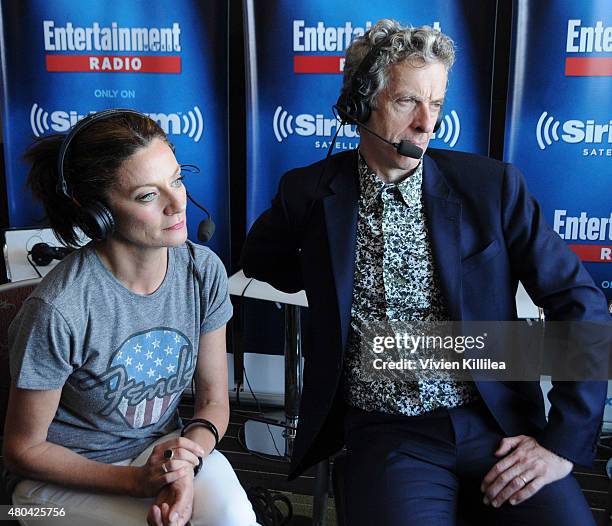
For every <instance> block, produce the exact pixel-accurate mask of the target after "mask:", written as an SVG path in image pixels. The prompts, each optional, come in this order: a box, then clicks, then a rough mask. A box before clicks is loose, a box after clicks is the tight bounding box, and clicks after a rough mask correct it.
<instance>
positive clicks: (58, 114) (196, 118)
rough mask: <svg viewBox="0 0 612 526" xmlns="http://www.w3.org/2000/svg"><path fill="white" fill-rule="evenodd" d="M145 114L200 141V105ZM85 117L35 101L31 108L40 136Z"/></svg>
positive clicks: (60, 130)
mask: <svg viewBox="0 0 612 526" xmlns="http://www.w3.org/2000/svg"><path fill="white" fill-rule="evenodd" d="M92 113H93V112H92ZM145 115H147V116H149V117H150V118H151V119H153V120H154V121H155V122H157V124H159V125H160V127H161V128H162V130H164V132H166V133H167V134H169V135H187V137H189V138H190V139H193V141H194V142H198V141H199V140H200V139H201V138H202V133H203V131H204V119H203V117H202V112H201V111H200V108H198V106H194V107H193V110H188V111H186V112H182V111H179V112H177V113H145ZM83 117H85V115H82V114H79V113H77V112H76V111H74V110H69V111H62V110H56V111H52V112H48V111H46V110H44V109H43V108H42V107H40V106H39V105H38V104H37V103H36V102H35V103H34V104H33V105H32V109H31V110H30V126H31V128H32V132H33V133H34V135H35V136H36V137H40V136H41V135H44V134H45V133H47V132H57V133H65V132H67V131H68V130H69V129H70V128H72V127H73V126H74V125H75V124H76V123H77V122H78V121H80V120H81V119H82V118H83Z"/></svg>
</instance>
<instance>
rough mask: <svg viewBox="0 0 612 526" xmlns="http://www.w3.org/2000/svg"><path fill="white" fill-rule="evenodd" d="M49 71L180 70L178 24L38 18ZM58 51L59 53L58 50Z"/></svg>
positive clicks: (127, 71) (166, 71)
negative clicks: (88, 22)
mask: <svg viewBox="0 0 612 526" xmlns="http://www.w3.org/2000/svg"><path fill="white" fill-rule="evenodd" d="M42 36H43V41H44V50H45V53H46V57H45V63H46V68H47V71H49V72H89V73H94V72H95V73H180V72H181V57H180V55H179V54H178V53H180V51H181V40H180V39H181V26H180V24H179V23H178V22H174V23H173V24H172V25H171V26H169V27H152V26H147V27H132V26H120V25H119V24H118V23H117V22H112V23H111V24H110V26H101V25H100V24H99V23H98V22H93V23H92V24H91V25H89V26H77V25H74V24H73V23H72V22H66V23H65V24H63V25H62V24H57V23H56V22H55V20H43V21H42ZM58 52H60V53H58Z"/></svg>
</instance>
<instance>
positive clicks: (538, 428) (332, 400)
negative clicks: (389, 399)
mask: <svg viewBox="0 0 612 526" xmlns="http://www.w3.org/2000/svg"><path fill="white" fill-rule="evenodd" d="M423 170H424V171H423V188H422V189H423V202H424V207H425V216H426V222H427V227H428V230H429V234H430V241H431V245H432V252H433V257H434V261H435V268H436V271H437V273H438V281H439V284H440V289H441V291H442V294H443V296H444V298H445V302H446V305H447V309H448V311H449V313H450V315H451V319H453V320H473V321H489V320H502V321H503V320H516V317H517V314H516V303H515V295H516V289H517V284H518V281H519V280H520V281H522V283H523V284H524V286H525V288H526V290H527V292H528V293H529V295H530V296H531V298H532V300H533V301H534V302H535V303H536V304H537V305H538V306H541V307H543V308H544V309H545V310H546V313H547V319H551V320H609V319H610V318H609V314H608V311H607V305H606V301H605V297H604V295H603V294H602V293H601V291H600V290H599V289H598V288H597V287H596V286H595V285H594V283H593V281H592V279H591V277H590V276H589V275H588V273H587V272H586V271H585V270H584V268H583V267H582V265H581V263H580V261H579V260H578V258H577V257H576V255H575V254H574V253H573V252H572V251H571V250H570V249H569V248H568V247H567V246H566V244H565V242H563V241H562V240H561V239H560V238H559V236H558V235H557V234H556V233H555V232H554V231H553V230H552V229H551V228H550V227H549V226H548V225H547V224H546V223H545V221H544V219H543V217H542V212H541V210H540V207H539V205H538V204H537V202H536V201H535V200H534V198H533V197H532V196H531V195H530V194H529V192H528V190H527V187H526V184H525V181H524V178H523V176H522V175H521V173H520V172H519V171H518V170H517V169H516V168H515V167H514V166H512V165H511V164H507V163H502V162H499V161H495V160H492V159H488V158H485V157H481V156H478V155H473V154H467V153H462V152H453V151H447V150H435V149H429V150H428V151H427V155H425V156H424V159H423ZM322 173H323V176H322V178H320V175H321V174H322ZM358 196H359V188H358V171H357V152H356V151H350V152H343V153H340V154H337V155H333V156H332V157H330V159H329V162H328V165H327V167H326V168H325V161H320V162H318V163H316V164H313V165H311V166H308V167H304V168H298V169H295V170H292V171H290V172H288V173H287V174H285V175H284V176H283V177H282V179H281V181H280V185H279V190H278V194H277V195H276V197H275V198H274V199H273V201H272V206H271V207H270V208H269V209H268V210H267V211H265V212H264V213H263V214H262V215H261V216H260V217H259V219H258V220H257V221H256V222H255V224H254V225H253V227H252V228H251V231H250V232H249V235H248V237H247V240H246V243H245V246H244V249H243V255H242V264H243V268H244V272H245V274H246V275H247V276H250V277H255V278H257V279H259V280H262V281H266V282H268V283H270V284H272V285H273V286H274V287H276V288H278V289H280V290H283V291H286V292H296V291H298V290H301V289H305V291H306V295H307V297H308V303H309V310H310V315H311V321H312V323H311V326H312V329H311V330H309V331H307V333H306V334H304V335H303V336H304V356H305V368H304V388H303V393H302V399H301V405H300V418H299V426H298V433H297V438H296V444H295V448H294V455H293V459H292V470H291V477H295V476H297V475H299V474H300V473H301V472H302V471H303V470H304V469H306V468H308V467H309V466H311V465H313V464H315V463H316V462H318V461H319V460H321V459H323V458H326V457H328V456H329V455H330V454H332V453H333V452H335V451H337V450H338V449H339V448H340V447H341V446H342V441H343V433H342V431H343V410H344V407H343V403H342V395H341V394H338V393H339V391H340V390H339V386H340V382H341V378H342V360H343V353H344V348H345V346H346V342H347V336H348V331H349V323H350V314H351V302H352V296H353V275H354V265H355V240H356V232H357V212H358ZM476 385H477V387H478V390H479V392H480V394H481V396H482V398H483V400H484V402H485V403H486V405H487V407H488V408H489V410H490V411H491V413H492V415H493V416H494V418H495V419H496V420H497V422H498V423H499V425H500V426H501V428H502V429H503V431H504V432H505V433H506V434H507V436H513V435H519V434H529V435H532V436H535V437H536V438H537V439H538V441H539V442H540V443H541V444H542V445H543V446H544V447H546V448H548V449H550V450H552V451H554V452H556V453H557V454H559V455H561V456H563V457H565V458H567V459H569V460H571V461H573V462H575V463H578V464H583V465H590V464H591V463H592V460H593V457H594V454H595V447H596V440H597V437H598V432H599V426H600V422H601V418H602V414H603V408H604V402H605V396H606V384H605V382H558V383H554V384H553V389H552V391H551V393H550V395H549V398H550V401H551V404H552V409H551V411H550V414H549V420H548V422H547V421H546V419H545V414H544V402H543V398H542V393H541V390H540V387H539V383H538V382H491V381H487V382H478V381H476Z"/></svg>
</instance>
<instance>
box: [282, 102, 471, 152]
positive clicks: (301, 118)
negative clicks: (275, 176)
mask: <svg viewBox="0 0 612 526" xmlns="http://www.w3.org/2000/svg"><path fill="white" fill-rule="evenodd" d="M340 124H341V123H340V121H339V120H338V119H336V118H335V117H325V116H324V115H323V114H322V113H317V114H311V113H299V114H291V113H289V112H288V111H287V110H286V109H284V108H283V107H282V106H277V107H276V110H275V111H274V116H273V117H272V129H273V131H274V136H275V137H276V141H277V142H279V143H282V142H283V141H285V140H286V139H288V138H289V136H291V135H294V134H295V135H299V136H301V137H312V136H317V137H325V138H331V137H333V136H334V135H335V133H336V130H337V129H338V126H340ZM460 134H461V121H460V120H459V115H458V114H457V112H456V111H455V110H450V111H449V112H448V113H446V115H444V118H443V119H442V122H441V124H440V128H439V129H438V132H437V133H435V134H434V135H433V136H432V139H440V140H441V141H442V142H444V143H445V144H446V145H448V146H449V147H451V148H453V147H454V146H455V145H456V144H457V141H458V140H459V135H460ZM338 137H347V138H350V139H354V138H357V137H359V133H358V132H357V129H356V127H355V126H351V125H349V124H344V125H342V126H341V128H340V130H339V131H338Z"/></svg>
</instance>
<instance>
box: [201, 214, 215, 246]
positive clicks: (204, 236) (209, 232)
mask: <svg viewBox="0 0 612 526" xmlns="http://www.w3.org/2000/svg"><path fill="white" fill-rule="evenodd" d="M214 233H215V222H214V221H213V220H212V217H207V218H206V219H204V220H203V221H200V224H199V225H198V241H199V242H200V243H208V242H209V241H210V238H211V237H213V234H214Z"/></svg>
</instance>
